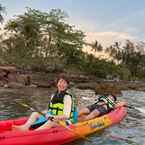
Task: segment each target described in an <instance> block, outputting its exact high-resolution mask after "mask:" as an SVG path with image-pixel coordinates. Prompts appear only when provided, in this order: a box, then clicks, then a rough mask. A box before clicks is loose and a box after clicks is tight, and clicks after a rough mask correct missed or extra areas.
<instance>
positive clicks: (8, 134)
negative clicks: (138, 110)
mask: <svg viewBox="0 0 145 145" xmlns="http://www.w3.org/2000/svg"><path fill="white" fill-rule="evenodd" d="M126 114H127V111H126V108H124V107H120V108H118V109H116V110H114V111H112V112H110V113H108V114H106V115H104V116H101V117H98V118H96V119H93V120H90V121H85V122H82V123H78V124H76V125H71V126H70V128H71V131H70V129H67V128H64V127H61V126H60V127H56V128H51V129H44V130H39V131H35V130H29V131H25V132H20V131H12V125H21V124H24V123H25V122H26V120H27V118H20V119H16V120H5V121H0V145H61V144H64V143H68V142H71V141H73V140H75V139H78V138H81V136H84V135H89V134H91V133H94V132H97V131H100V130H103V129H105V128H107V127H109V126H111V125H114V124H116V123H119V122H120V121H121V120H122V119H123V118H124V117H125V115H126ZM73 131H74V132H73ZM79 134H80V135H79Z"/></svg>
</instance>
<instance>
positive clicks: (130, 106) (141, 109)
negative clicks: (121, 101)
mask: <svg viewBox="0 0 145 145" xmlns="http://www.w3.org/2000/svg"><path fill="white" fill-rule="evenodd" d="M126 107H128V108H130V109H135V110H138V111H140V112H141V113H143V114H145V109H143V108H137V107H134V106H132V105H127V106H126Z"/></svg>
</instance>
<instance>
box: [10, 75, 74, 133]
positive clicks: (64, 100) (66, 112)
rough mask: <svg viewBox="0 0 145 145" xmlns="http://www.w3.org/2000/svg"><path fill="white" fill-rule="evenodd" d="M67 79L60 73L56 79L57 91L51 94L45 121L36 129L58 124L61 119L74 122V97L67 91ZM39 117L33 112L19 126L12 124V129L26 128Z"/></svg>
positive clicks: (39, 115)
mask: <svg viewBox="0 0 145 145" xmlns="http://www.w3.org/2000/svg"><path fill="white" fill-rule="evenodd" d="M68 85H69V82H68V79H67V78H66V76H64V75H60V76H59V78H58V80H57V91H56V92H55V93H54V94H53V95H52V96H51V99H50V101H49V104H48V110H46V111H43V113H46V118H45V119H46V120H45V123H44V124H43V125H42V126H40V127H39V128H37V130H40V129H45V128H51V127H54V126H57V125H59V122H60V121H61V122H62V121H64V122H65V121H70V122H72V123H74V122H73V121H74V120H73V119H74V117H73V115H74V109H75V108H74V107H75V105H74V100H75V99H74V98H73V95H71V94H70V93H69V92H68ZM40 117H41V114H40V113H38V112H33V113H32V114H31V116H30V117H29V119H28V120H27V122H26V123H25V124H24V125H21V126H13V129H14V130H22V131H26V130H28V129H29V128H30V127H31V126H32V125H33V124H34V123H36V121H37V120H38V119H39V118H40Z"/></svg>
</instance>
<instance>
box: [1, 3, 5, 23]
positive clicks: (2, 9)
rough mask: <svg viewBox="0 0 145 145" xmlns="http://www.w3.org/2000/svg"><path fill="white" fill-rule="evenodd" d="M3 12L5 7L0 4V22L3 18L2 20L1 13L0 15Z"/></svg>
mask: <svg viewBox="0 0 145 145" xmlns="http://www.w3.org/2000/svg"><path fill="white" fill-rule="evenodd" d="M3 12H5V7H3V6H2V5H1V4H0V23H2V22H3V20H4V18H3V15H2V13H3Z"/></svg>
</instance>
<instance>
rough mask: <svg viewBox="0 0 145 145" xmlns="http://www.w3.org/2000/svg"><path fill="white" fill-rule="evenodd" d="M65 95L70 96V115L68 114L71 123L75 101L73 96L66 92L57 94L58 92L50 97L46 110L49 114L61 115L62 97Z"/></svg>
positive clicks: (62, 109)
mask: <svg viewBox="0 0 145 145" xmlns="http://www.w3.org/2000/svg"><path fill="white" fill-rule="evenodd" d="M65 95H70V96H71V98H72V105H71V113H70V119H71V121H72V122H73V120H74V117H73V114H74V113H73V112H74V109H75V105H74V104H75V99H74V96H73V95H72V94H71V93H70V92H69V91H68V90H67V91H64V92H60V93H58V91H57V92H56V93H55V94H54V95H53V96H52V98H51V100H50V102H49V104H48V110H49V111H50V112H51V114H52V115H63V114H64V112H63V111H64V97H65Z"/></svg>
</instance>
